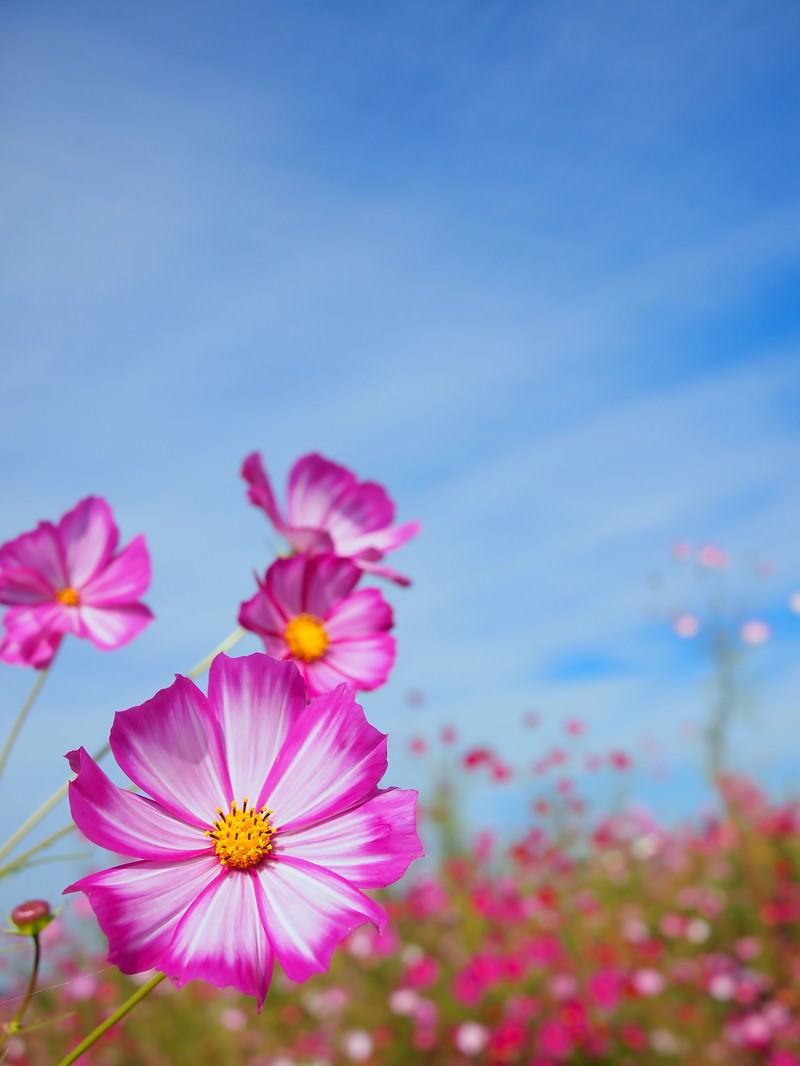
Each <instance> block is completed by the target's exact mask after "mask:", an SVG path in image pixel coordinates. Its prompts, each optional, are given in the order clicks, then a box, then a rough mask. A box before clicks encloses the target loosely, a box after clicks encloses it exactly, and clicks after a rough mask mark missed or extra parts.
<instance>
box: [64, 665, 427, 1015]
mask: <svg viewBox="0 0 800 1066" xmlns="http://www.w3.org/2000/svg"><path fill="white" fill-rule="evenodd" d="M111 750H112V751H113V753H114V757H115V758H116V760H117V762H118V763H119V765H120V767H121V768H122V769H123V770H124V771H125V773H126V774H127V775H128V777H130V779H131V780H132V781H134V782H135V783H136V784H137V785H138V786H139V787H140V788H141V789H142V790H143V791H144V792H145V793H147V794H148V796H141V795H137V794H135V793H133V792H130V791H127V790H126V789H122V788H117V786H116V785H114V784H112V782H111V781H110V779H109V778H108V777H107V776H106V775H105V774H104V773H103V771H102V770H100V768H99V767H98V766H97V764H96V763H95V762H94V761H93V760H92V759H91V758H90V757H89V756H88V755H87V754H86V751H85V750H84V749H83V748H81V749H80V750H78V751H73V752H70V753H69V755H68V756H67V758H68V759H69V760H70V765H71V767H72V769H73V770H74V771H76V772H77V775H78V776H77V777H76V778H75V779H74V780H73V781H72V782H71V783H70V786H69V798H70V806H71V809H72V816H73V818H74V819H75V822H76V823H77V825H78V828H79V829H80V830H81V831H82V832H83V833H84V834H85V835H86V836H87V837H89V839H90V840H92V841H94V842H95V843H96V844H99V845H100V846H101V847H104V848H108V849H110V850H111V851H115V852H118V853H120V854H123V855H130V856H132V857H133V860H134V861H132V862H128V863H126V864H125V865H123V866H116V867H114V868H113V869H109V870H102V871H101V872H99V873H94V874H90V875H89V876H88V877H84V878H82V879H81V880H80V881H76V882H75V884H73V885H70V886H69V887H68V888H66V889H65V890H64V891H65V892H76V891H82V892H85V893H86V895H87V896H88V898H89V903H90V904H91V906H92V908H93V909H94V912H95V914H96V915H97V919H98V921H99V923H100V926H101V928H102V929H103V932H104V933H105V934H106V936H107V937H108V942H109V956H108V957H109V961H110V962H112V963H114V964H115V965H116V966H118V967H119V968H120V969H121V970H122V971H123V972H124V973H139V972H141V971H143V970H149V969H156V970H158V971H160V972H162V973H165V974H166V975H167V976H168V977H169V978H171V980H172V981H173V982H174V983H175V984H176V985H177V986H178V987H181V986H182V985H183V984H185V983H186V982H187V981H191V980H194V979H196V978H200V979H202V980H204V981H208V982H209V983H210V984H212V985H215V986H216V987H218V988H223V987H225V986H228V985H232V986H233V987H234V988H236V989H238V990H239V991H240V992H243V993H245V994H247V995H253V996H256V997H257V998H258V1005H259V1009H261V1006H262V1004H263V1002H264V999H265V997H266V995H267V991H268V989H269V985H270V981H271V978H272V970H273V964H274V960H275V959H276V958H277V960H278V962H279V963H280V965H281V966H282V967H283V970H284V972H285V973H286V975H287V976H288V977H289V978H291V980H293V981H303V980H305V979H306V978H308V977H309V976H310V975H311V974H314V973H318V972H320V971H323V970H325V969H327V967H328V965H329V962H330V958H331V955H332V953H333V950H334V948H335V947H336V946H337V944H339V942H340V941H341V940H342V939H343V938H344V937H345V936H347V935H348V934H349V933H350V932H351V931H352V930H353V929H354V928H355V927H356V926H358V925H361V924H362V923H363V922H365V921H370V922H372V923H373V924H374V925H375V926H376V927H378V928H383V926H384V925H385V923H386V914H385V912H384V911H383V909H382V908H381V907H379V906H378V904H377V903H375V902H374V901H373V900H371V899H370V898H369V897H368V896H366V895H365V894H364V892H363V891H362V889H365V888H377V887H382V886H385V885H388V884H390V883H391V882H393V881H395V880H397V878H398V877H400V876H401V875H402V874H403V873H404V872H405V870H406V868H407V866H408V864H409V863H410V862H411V861H412V859H415V858H417V857H418V856H419V855H421V854H422V849H421V847H420V843H419V840H418V838H417V832H416V823H415V804H416V796H417V794H416V792H413V791H406V790H402V789H396V788H388V789H379V788H378V787H377V785H378V782H379V780H380V779H381V777H382V776H383V773H384V771H385V769H386V736H385V735H384V734H383V733H379V732H378V730H377V729H374V728H373V727H372V726H371V725H369V723H368V722H367V720H366V718H365V717H364V713H363V711H362V710H361V708H360V707H359V706H358V704H357V703H356V702H355V697H354V694H353V692H352V691H351V690H350V689H348V688H347V687H346V686H344V685H342V686H341V687H340V688H338V689H336V691H335V692H331V693H329V694H327V695H325V696H321V697H319V698H318V699H315V700H312V701H311V703H309V704H306V693H305V687H304V685H303V680H302V678H301V677H300V674H299V673H298V671H297V668H296V667H295V666H294V664H293V663H279V662H276V661H275V660H274V659H271V658H270V657H269V656H267V655H263V654H257V655H250V656H245V657H242V658H235V659H229V658H228V657H227V656H225V655H218V656H217V658H216V659H215V660H214V662H213V663H212V665H211V671H210V674H209V679H208V696H207V697H206V696H204V695H203V693H202V692H201V691H200V690H199V689H198V688H197V687H196V686H195V685H194V684H193V683H192V682H191V681H189V680H188V679H187V678H185V677H180V676H179V677H177V678H176V680H175V683H174V684H173V685H172V686H171V687H170V688H167V689H163V690H162V691H161V692H158V693H157V694H156V695H155V696H154V697H153V698H152V699H151V700H148V701H147V702H146V703H143V704H142V705H141V706H140V707H132V708H131V709H130V710H127V711H120V712H119V713H117V715H116V716H115V718H114V724H113V727H112V729H111Z"/></svg>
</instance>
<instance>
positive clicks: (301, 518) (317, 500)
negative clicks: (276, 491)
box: [288, 452, 357, 529]
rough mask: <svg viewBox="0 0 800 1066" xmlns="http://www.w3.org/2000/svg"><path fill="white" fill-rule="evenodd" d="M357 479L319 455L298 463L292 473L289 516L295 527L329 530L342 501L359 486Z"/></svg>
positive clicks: (300, 460)
mask: <svg viewBox="0 0 800 1066" xmlns="http://www.w3.org/2000/svg"><path fill="white" fill-rule="evenodd" d="M356 484H357V482H356V478H355V475H354V474H352V473H351V472H350V471H349V470H347V469H346V468H345V467H343V466H339V465H338V464H337V463H332V462H331V461H330V460H329V459H325V458H323V457H322V456H321V455H318V454H317V453H316V452H314V453H312V454H311V455H304V456H303V458H302V459H298V460H297V462H296V463H295V464H294V466H293V467H292V469H291V471H290V473H289V488H288V514H289V524H290V525H292V526H308V527H309V528H312V529H313V528H321V529H327V521H326V520H327V518H328V517H329V515H330V514H331V512H332V510H333V508H334V507H335V506H336V503H337V501H338V500H340V499H341V498H342V496H343V495H344V494H345V493H346V492H349V491H350V490H351V489H352V488H353V486H354V485H356Z"/></svg>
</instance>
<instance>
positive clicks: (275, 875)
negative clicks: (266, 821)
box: [256, 856, 386, 981]
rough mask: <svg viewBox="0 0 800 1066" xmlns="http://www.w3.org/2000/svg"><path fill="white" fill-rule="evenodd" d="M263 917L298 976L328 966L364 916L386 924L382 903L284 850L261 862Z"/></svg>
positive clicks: (290, 972)
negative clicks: (337, 949)
mask: <svg viewBox="0 0 800 1066" xmlns="http://www.w3.org/2000/svg"><path fill="white" fill-rule="evenodd" d="M256 874H257V876H258V879H259V882H260V884H261V887H262V888H263V894H262V897H261V898H260V900H259V903H260V906H261V907H262V921H263V923H264V928H265V929H267V931H268V933H269V938H270V940H271V941H272V945H273V947H274V949H275V955H276V956H277V959H278V962H279V963H280V964H281V966H282V967H283V970H284V972H285V974H286V976H287V977H289V978H290V979H291V980H292V981H305V980H306V978H307V977H310V976H311V975H312V974H315V973H320V972H322V971H324V970H327V968H328V966H329V965H330V961H331V955H332V954H333V952H334V949H335V948H336V947H337V945H338V944H340V943H341V941H342V940H343V939H344V938H345V937H346V936H347V935H348V933H350V932H352V930H353V929H355V928H356V927H357V926H359V925H361V924H362V923H363V922H367V921H369V922H372V923H373V924H374V925H376V926H377V927H378V928H379V929H381V930H382V929H383V928H384V926H385V924H386V913H385V911H384V910H383V908H382V907H379V906H378V904H377V903H375V902H374V901H373V900H371V899H369V897H368V896H365V895H364V893H363V892H361V891H360V889H358V888H356V887H355V885H351V884H350V883H349V882H348V881H345V880H344V878H342V877H339V876H338V875H337V874H335V873H332V872H331V871H330V870H324V869H323V868H322V867H321V866H315V865H314V864H313V863H309V862H304V861H303V860H302V859H293V858H290V857H288V856H282V857H281V859H280V860H278V861H275V862H264V863H262V864H261V865H260V866H258V867H256Z"/></svg>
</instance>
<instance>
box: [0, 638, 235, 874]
mask: <svg viewBox="0 0 800 1066" xmlns="http://www.w3.org/2000/svg"><path fill="white" fill-rule="evenodd" d="M245 633H246V630H244V629H242V627H241V626H237V627H236V629H234V631H233V632H232V633H231V634H230V636H227V637H226V638H225V640H223V641H222V643H221V644H218V645H217V647H216V648H214V650H213V651H212V652H210V653H209V654H208V655H206V657H205V658H204V659H201V660H200V662H199V663H197V664H196V665H195V666H193V667H192V669H191V670H190V671H189V672H188V674H187V675H186V676H187V677H191V678H196V677H199V676H200V674H202V673H203V672H204V671H205V670H207V669H208V667H209V665H210V664H211V662H212V660H213V659H214V657H215V656H216V655H218V654H219V653H220V652H221V651H227V650H228V649H229V648H232V647H233V645H234V644H236V643H237V641H240V640H241V639H242V637H243V636H244V635H245ZM110 750H111V748H110V746H109V745H108V744H104V745H103V747H102V748H100V749H99V751H96V752H95V754H94V755H93V756H92V757H93V759H94V761H95V762H100V760H101V759H104V758H105V757H106V755H108V753H109V751H110ZM68 789H69V782H68V781H65V782H64V784H63V785H61V786H60V787H59V788H57V789H56V791H55V792H54V793H53V795H52V796H50V798H49V799H46V800H45V801H44V803H43V804H42V805H41V807H39V808H37V810H35V811H34V812H33V814H32V815H31V816H30V817H29V818H27V819H26V820H25V821H24V822H23V823H22V825H21V826H20V827H19V829H17V831H16V832H15V833H12V834H11V836H10V837H9V838H8V840H7V841H6V842H5V844H3V846H2V847H0V862H2V861H3V859H4V858H5V857H6V855H8V854H9V852H11V851H13V850H14V848H15V847H16V846H17V844H19V842H20V841H21V840H24V839H25V837H26V836H27V835H28V833H30V831H31V830H32V829H35V828H36V826H37V825H38V824H39V822H41V820H42V818H44V817H46V816H47V815H48V814H49V813H50V811H52V809H53V808H54V807H57V806H58V804H59V803H60V802H61V800H62V799H63V798H64V797H65V796H66V794H67V791H68Z"/></svg>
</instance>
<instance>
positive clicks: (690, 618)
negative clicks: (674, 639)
mask: <svg viewBox="0 0 800 1066" xmlns="http://www.w3.org/2000/svg"><path fill="white" fill-rule="evenodd" d="M672 630H673V632H674V633H675V635H676V636H678V637H682V638H683V639H684V640H691V639H692V637H696V636H697V634H698V633H699V632H700V621H699V619H698V618H697V616H696V615H693V614H688V613H685V614H678V615H676V616H675V617H674V618H673V619H672Z"/></svg>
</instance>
